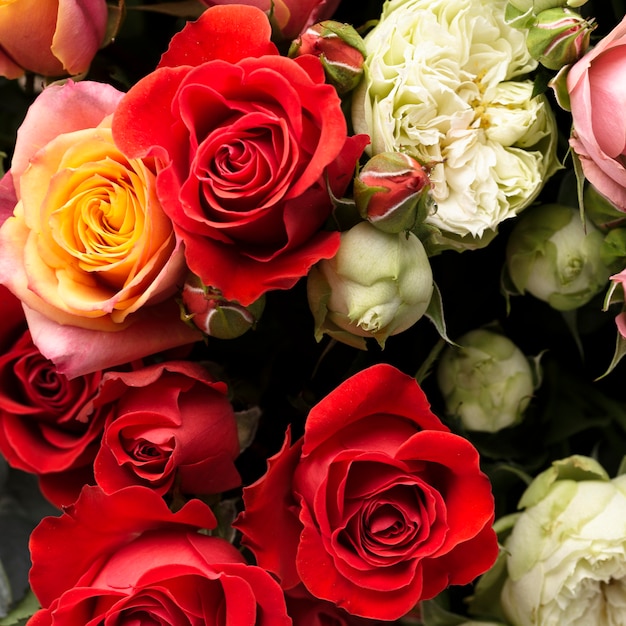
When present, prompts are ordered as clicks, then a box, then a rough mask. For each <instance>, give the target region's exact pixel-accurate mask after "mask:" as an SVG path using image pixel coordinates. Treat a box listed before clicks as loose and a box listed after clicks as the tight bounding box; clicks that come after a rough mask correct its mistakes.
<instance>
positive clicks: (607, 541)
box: [501, 456, 626, 626]
mask: <svg viewBox="0 0 626 626" xmlns="http://www.w3.org/2000/svg"><path fill="white" fill-rule="evenodd" d="M520 507H525V510H524V511H523V512H522V513H521V514H520V515H519V517H518V518H517V520H516V521H515V525H514V527H513V530H512V532H511V534H510V536H509V537H508V539H507V540H506V542H505V546H504V547H505V552H506V554H507V562H506V565H507V579H506V581H505V583H504V587H503V590H502V595H501V603H502V607H503V609H504V612H505V615H506V617H507V619H508V621H509V623H510V624H511V626H544V625H546V624H568V625H570V626H587V625H591V624H597V625H600V624H607V625H608V624H622V623H624V610H625V609H624V607H626V475H621V476H618V477H617V478H613V479H610V478H609V477H608V475H607V474H606V471H605V470H604V469H603V468H602V467H601V466H600V465H599V464H598V463H597V462H596V461H595V460H593V459H591V458H587V457H582V456H573V457H569V458H567V459H563V460H560V461H557V462H555V463H554V464H553V466H552V467H550V468H549V469H548V470H546V471H545V472H543V473H542V474H540V475H539V476H537V478H536V479H535V480H534V481H533V482H532V483H531V484H530V486H529V487H528V489H527V490H526V492H525V493H524V496H523V497H522V500H521V502H520Z"/></svg>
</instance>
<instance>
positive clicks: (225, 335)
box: [181, 274, 265, 339]
mask: <svg viewBox="0 0 626 626" xmlns="http://www.w3.org/2000/svg"><path fill="white" fill-rule="evenodd" d="M264 307H265V297H264V296H261V297H260V298H259V299H258V300H256V301H255V302H253V303H252V304H251V305H249V306H247V307H245V306H242V305H241V304H239V303H238V302H232V301H228V300H226V299H225V298H223V297H222V296H221V294H220V292H219V291H218V290H217V289H211V288H210V287H207V286H206V285H203V284H202V281H201V280H200V278H199V277H198V276H196V275H195V274H190V275H189V276H188V278H187V280H186V281H185V285H184V286H183V291H182V302H181V317H182V319H183V320H184V321H186V322H189V323H191V324H193V325H194V326H195V327H197V328H199V329H200V330H201V331H202V332H203V333H204V334H205V335H208V336H209V337H216V338H217V339H235V338H236V337H240V336H241V335H243V334H244V333H245V332H246V331H247V330H249V329H250V328H252V327H254V326H255V324H256V323H257V321H258V320H259V318H260V317H261V314H262V313H263V308H264Z"/></svg>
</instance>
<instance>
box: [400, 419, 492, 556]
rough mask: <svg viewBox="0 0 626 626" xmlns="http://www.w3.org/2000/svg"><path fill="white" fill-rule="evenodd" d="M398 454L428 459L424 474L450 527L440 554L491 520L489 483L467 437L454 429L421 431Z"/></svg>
mask: <svg viewBox="0 0 626 626" xmlns="http://www.w3.org/2000/svg"><path fill="white" fill-rule="evenodd" d="M398 457H399V458H402V459H405V460H406V459H419V460H420V461H422V462H427V463H429V467H428V469H426V470H425V472H424V475H425V476H428V479H429V481H430V483H431V484H432V485H433V488H435V489H438V490H439V491H440V492H441V494H442V496H443V499H444V501H445V503H446V510H447V525H448V528H449V531H448V535H447V538H446V543H445V544H444V545H443V546H442V549H441V551H440V553H441V554H443V553H445V552H446V551H447V550H448V549H451V548H452V547H453V546H455V545H456V544H458V543H462V542H464V541H467V540H468V539H471V538H472V537H474V536H475V535H476V534H477V533H479V532H480V531H481V530H482V529H483V528H484V527H485V525H486V524H491V522H492V521H493V518H494V498H493V494H492V491H491V483H490V482H489V479H488V478H487V476H486V475H485V474H483V473H482V472H481V471H480V468H479V461H480V457H479V455H478V451H477V450H476V448H474V446H473V445H472V444H471V443H470V442H469V441H468V440H467V439H465V438H463V437H460V436H459V435H455V434H453V433H444V432H433V431H422V432H421V433H418V434H416V435H415V436H414V437H412V438H411V439H410V440H409V441H407V442H406V444H404V445H403V446H402V447H401V448H400V449H399V450H398ZM468 493H471V494H472V497H471V498H468V496H467V494H468Z"/></svg>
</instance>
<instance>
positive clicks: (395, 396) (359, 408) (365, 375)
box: [302, 363, 449, 457]
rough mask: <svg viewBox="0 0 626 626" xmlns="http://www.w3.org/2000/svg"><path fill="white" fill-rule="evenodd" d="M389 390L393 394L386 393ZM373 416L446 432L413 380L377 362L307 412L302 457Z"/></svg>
mask: <svg viewBox="0 0 626 626" xmlns="http://www.w3.org/2000/svg"><path fill="white" fill-rule="evenodd" d="M390 389H393V393H389V390H390ZM376 414H382V415H392V416H397V417H399V418H401V419H405V420H406V421H407V422H409V423H411V424H414V425H415V427H416V429H417V430H420V429H432V430H438V431H444V432H447V431H448V430H449V429H448V427H447V426H445V425H444V424H443V423H442V422H441V420H440V419H439V418H438V417H437V416H435V414H434V413H432V411H431V410H430V404H429V402H428V399H427V398H426V395H425V394H424V392H423V391H422V390H421V388H420V386H419V385H418V384H417V382H416V380H415V379H414V378H411V377H410V376H408V375H406V374H403V373H402V372H400V371H399V370H397V369H396V368H395V367H392V366H391V365H387V364H386V363H380V364H378V365H374V366H372V367H369V368H368V369H365V370H362V371H361V372H359V373H357V374H355V375H354V376H352V377H351V378H349V379H348V380H346V381H345V382H343V383H342V384H341V385H339V386H338V387H337V388H336V389H335V390H333V391H332V392H331V393H330V394H328V395H327V396H326V397H325V398H324V399H322V400H321V401H320V402H319V403H318V404H316V405H315V406H314V407H313V408H312V409H311V411H310V413H309V415H308V417H307V428H306V434H305V436H304V445H303V448H302V454H303V457H306V456H307V455H308V454H310V453H312V452H313V451H314V450H315V449H316V448H318V447H320V446H321V445H323V444H324V442H325V441H327V440H328V439H330V438H332V437H333V436H335V435H336V433H338V431H340V430H342V429H344V428H346V427H347V426H349V425H351V424H353V423H356V422H358V421H359V420H361V419H363V418H366V417H369V416H375V415H376Z"/></svg>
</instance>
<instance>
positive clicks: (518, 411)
mask: <svg viewBox="0 0 626 626" xmlns="http://www.w3.org/2000/svg"><path fill="white" fill-rule="evenodd" d="M457 343H458V346H448V347H447V348H446V349H445V350H444V352H443V354H442V356H441V360H440V362H439V366H438V369H437V382H438V385H439V389H440V390H441V393H442V395H443V398H444V401H445V404H446V410H447V412H448V414H450V415H455V416H457V417H459V418H460V420H461V422H462V424H463V426H464V427H465V428H466V429H467V430H476V431H483V432H490V433H494V432H497V431H499V430H501V429H502V428H507V427H509V426H513V425H515V424H517V423H519V422H520V421H521V420H522V417H523V414H524V411H525V410H526V408H527V406H528V403H529V402H530V399H531V397H532V395H533V391H534V381H533V370H532V368H531V366H530V363H529V361H528V359H527V358H526V357H525V356H524V354H523V353H522V351H521V350H520V349H519V348H518V347H517V346H516V345H515V344H514V343H513V342H512V341H511V340H510V339H508V338H507V337H505V336H503V335H501V334H499V333H496V332H493V331H490V330H485V329H477V330H472V331H470V332H468V333H466V334H465V335H463V337H461V338H460V339H459V340H458V342H457Z"/></svg>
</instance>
